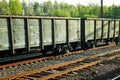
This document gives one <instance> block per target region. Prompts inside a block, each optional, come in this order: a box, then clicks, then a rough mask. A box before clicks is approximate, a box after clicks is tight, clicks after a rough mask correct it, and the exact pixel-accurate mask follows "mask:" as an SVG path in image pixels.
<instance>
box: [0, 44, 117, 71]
mask: <svg viewBox="0 0 120 80" xmlns="http://www.w3.org/2000/svg"><path fill="white" fill-rule="evenodd" d="M113 46H115V44H112V45H108V46H102V47H97V48H93V49H89V50H85V51H91V50H97V49H104V48H108V47H113ZM81 52H84V51H83V50H80V51H75V52H69V53H66V54H61V55H56V56H46V57H42V58H35V59H34V58H33V59H31V60H29V59H25V60H22V61H21V60H20V61H18V62H16V61H15V62H10V63H7V64H1V65H0V69H4V68H8V67H14V66H19V65H25V64H29V63H35V62H40V61H44V60H47V59H52V58H55V57H61V56H69V55H74V54H79V53H81ZM33 57H34V56H33ZM30 58H31V57H30ZM19 59H20V58H19ZM12 60H13V59H12ZM15 60H16V59H15ZM5 61H7V60H5ZM13 61H14V60H13Z"/></svg>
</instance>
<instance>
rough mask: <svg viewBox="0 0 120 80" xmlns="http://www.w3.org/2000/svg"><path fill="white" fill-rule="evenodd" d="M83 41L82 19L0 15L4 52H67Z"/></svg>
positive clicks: (0, 42)
mask: <svg viewBox="0 0 120 80" xmlns="http://www.w3.org/2000/svg"><path fill="white" fill-rule="evenodd" d="M80 42H81V28H80V19H79V18H57V17H37V16H31V17H30V16H0V51H12V52H11V53H17V52H19V51H28V52H30V51H43V52H44V53H46V52H47V51H49V50H50V51H58V52H63V51H66V50H71V49H72V47H73V48H76V47H81V45H80ZM78 44H79V45H78Z"/></svg>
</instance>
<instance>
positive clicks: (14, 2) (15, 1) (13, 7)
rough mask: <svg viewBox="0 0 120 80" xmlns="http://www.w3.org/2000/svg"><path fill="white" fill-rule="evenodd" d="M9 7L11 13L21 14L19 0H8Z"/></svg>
mask: <svg viewBox="0 0 120 80" xmlns="http://www.w3.org/2000/svg"><path fill="white" fill-rule="evenodd" d="M9 8H10V12H11V14H23V9H22V4H21V2H20V1H19V0H10V1H9Z"/></svg>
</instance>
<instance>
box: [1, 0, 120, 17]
mask: <svg viewBox="0 0 120 80" xmlns="http://www.w3.org/2000/svg"><path fill="white" fill-rule="evenodd" d="M103 10H104V11H103V12H104V14H103V17H104V18H120V14H119V13H120V6H116V5H112V6H109V7H108V6H104V7H103ZM0 14H23V15H37V16H41V15H42V16H57V17H80V18H98V17H100V6H98V5H96V4H89V5H88V6H84V5H81V4H77V5H71V4H67V3H64V2H61V3H58V2H57V0H56V1H55V2H54V3H52V2H51V1H46V2H43V3H38V2H34V3H28V2H26V1H25V0H22V3H21V2H20V1H19V0H9V3H7V1H6V0H1V1H0Z"/></svg>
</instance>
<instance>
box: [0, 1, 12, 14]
mask: <svg viewBox="0 0 120 80" xmlns="http://www.w3.org/2000/svg"><path fill="white" fill-rule="evenodd" d="M0 14H10V9H9V6H8V3H7V1H6V0H2V1H0Z"/></svg>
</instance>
